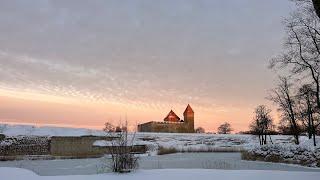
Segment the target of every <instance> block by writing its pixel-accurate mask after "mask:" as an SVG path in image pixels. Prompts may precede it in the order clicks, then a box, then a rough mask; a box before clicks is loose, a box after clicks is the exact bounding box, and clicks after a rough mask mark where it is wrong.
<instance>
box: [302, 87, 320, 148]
mask: <svg viewBox="0 0 320 180" xmlns="http://www.w3.org/2000/svg"><path fill="white" fill-rule="evenodd" d="M298 99H299V110H300V116H301V121H302V124H303V125H304V126H305V128H306V130H307V132H308V136H309V139H311V138H312V137H313V144H314V146H316V129H317V127H318V126H319V125H320V122H319V117H318V114H316V111H315V110H316V97H315V92H314V91H313V89H312V87H311V85H310V84H306V85H303V86H302V87H301V88H300V89H299V95H298Z"/></svg>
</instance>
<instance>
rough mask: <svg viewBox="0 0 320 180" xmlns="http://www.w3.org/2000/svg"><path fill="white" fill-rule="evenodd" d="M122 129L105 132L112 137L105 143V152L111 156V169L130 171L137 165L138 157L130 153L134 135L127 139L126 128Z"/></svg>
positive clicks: (120, 171) (123, 171) (118, 171)
mask: <svg viewBox="0 0 320 180" xmlns="http://www.w3.org/2000/svg"><path fill="white" fill-rule="evenodd" d="M125 127H126V126H125ZM122 129H123V131H120V132H108V133H107V136H112V138H113V140H112V141H110V142H109V144H108V145H107V153H108V154H110V156H111V170H112V171H113V172H117V173H126V172H131V171H133V170H134V169H136V168H137V167H138V157H137V156H135V154H134V153H132V152H134V151H133V148H134V146H133V142H134V138H135V135H133V137H131V139H128V130H127V128H122Z"/></svg>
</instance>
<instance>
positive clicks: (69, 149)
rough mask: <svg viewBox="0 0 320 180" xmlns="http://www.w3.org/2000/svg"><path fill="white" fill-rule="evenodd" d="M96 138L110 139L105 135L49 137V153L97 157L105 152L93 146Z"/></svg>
mask: <svg viewBox="0 0 320 180" xmlns="http://www.w3.org/2000/svg"><path fill="white" fill-rule="evenodd" d="M97 140H110V138H107V137H99V136H81V137H51V146H50V147H51V148H50V153H51V155H53V156H70V157H98V156H102V155H103V154H105V150H104V149H102V148H98V147H94V146H93V143H94V142H95V141H97Z"/></svg>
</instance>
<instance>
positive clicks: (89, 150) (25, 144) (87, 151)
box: [0, 136, 147, 160]
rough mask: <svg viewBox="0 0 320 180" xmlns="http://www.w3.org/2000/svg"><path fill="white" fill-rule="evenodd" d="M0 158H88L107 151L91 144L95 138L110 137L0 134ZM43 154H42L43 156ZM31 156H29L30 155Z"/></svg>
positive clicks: (141, 149) (141, 148)
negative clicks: (13, 135) (7, 135)
mask: <svg viewBox="0 0 320 180" xmlns="http://www.w3.org/2000/svg"><path fill="white" fill-rule="evenodd" d="M0 138H1V140H0V160H16V159H23V156H26V155H27V156H33V157H34V158H35V159H36V158H37V157H36V156H38V157H39V158H52V159H54V158H90V157H101V156H103V155H104V154H107V153H108V148H107V147H99V146H93V144H94V142H95V141H97V140H107V141H109V140H112V139H114V138H112V137H104V136H81V137H68V136H66V137H64V136H61V137H50V138H49V137H39V136H16V137H6V136H0ZM146 151H147V149H146V146H144V145H140V146H134V147H133V152H132V153H145V152H146ZM43 155H44V156H43ZM30 158H31V157H30Z"/></svg>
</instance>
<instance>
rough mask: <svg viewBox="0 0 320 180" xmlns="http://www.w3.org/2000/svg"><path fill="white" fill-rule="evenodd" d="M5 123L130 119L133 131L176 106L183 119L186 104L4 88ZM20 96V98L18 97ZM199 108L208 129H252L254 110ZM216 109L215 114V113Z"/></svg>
mask: <svg viewBox="0 0 320 180" xmlns="http://www.w3.org/2000/svg"><path fill="white" fill-rule="evenodd" d="M0 92H1V94H0V101H1V102H2V103H1V104H0V109H2V111H3V112H1V115H2V118H1V119H0V122H1V123H8V124H28V125H36V126H57V127H76V128H89V129H102V128H103V125H104V123H105V122H111V123H112V124H115V125H118V124H120V123H124V120H125V117H126V116H127V118H128V124H129V129H130V130H135V128H136V125H137V124H140V123H144V122H148V121H163V118H164V117H165V115H166V114H167V113H168V112H169V111H170V109H173V110H174V112H176V113H177V115H178V116H179V117H180V118H183V115H182V113H183V111H184V109H185V106H186V105H187V103H186V105H183V104H175V106H171V107H170V106H167V107H161V108H155V107H148V106H146V105H144V106H143V105H139V106H134V104H124V103H122V104H120V103H118V104H116V103H112V102H111V103H107V102H104V103H101V102H93V101H87V100H84V99H80V98H65V97H55V96H50V95H49V96H47V95H43V94H42V95H41V94H32V93H16V94H15V93H14V92H10V91H4V90H0ZM15 95H16V97H15ZM190 104H191V106H192V108H193V109H194V111H195V127H204V128H205V129H206V131H208V132H216V129H217V127H218V126H219V125H220V124H222V123H223V122H226V121H227V122H229V123H231V124H232V127H233V128H234V129H235V131H234V133H235V132H239V131H245V130H248V125H249V123H250V121H251V117H252V111H253V109H246V108H244V109H234V110H233V111H229V110H228V111H226V110H222V109H218V110H212V111H210V109H207V108H202V107H201V106H197V105H196V103H194V104H192V103H190ZM213 112H215V113H213Z"/></svg>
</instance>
